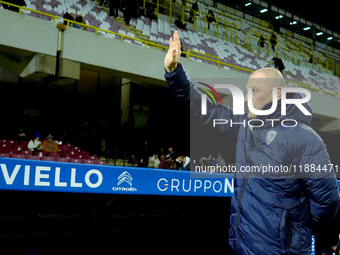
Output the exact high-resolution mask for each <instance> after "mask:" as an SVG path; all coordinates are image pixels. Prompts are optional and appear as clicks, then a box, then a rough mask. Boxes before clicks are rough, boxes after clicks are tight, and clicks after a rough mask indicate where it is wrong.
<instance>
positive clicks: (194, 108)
mask: <svg viewBox="0 0 340 255" xmlns="http://www.w3.org/2000/svg"><path fill="white" fill-rule="evenodd" d="M164 77H165V80H166V81H167V83H168V86H169V88H170V90H171V91H172V93H173V94H174V95H175V97H176V98H177V99H178V100H179V101H180V102H181V103H182V104H183V105H184V106H186V107H190V115H191V117H195V118H199V120H200V122H201V123H202V124H205V125H210V126H211V127H212V128H213V129H214V130H218V131H219V132H221V133H226V134H227V135H229V136H231V137H236V136H237V133H238V130H239V127H240V125H239V124H238V125H232V126H231V125H230V122H231V120H232V122H233V123H235V122H238V123H240V122H243V121H244V120H245V119H246V115H245V114H244V115H234V114H233V110H232V109H230V108H229V107H227V106H225V105H221V104H220V103H217V105H214V103H213V102H212V101H211V100H210V99H209V98H207V114H206V115H201V95H202V93H201V92H200V91H198V89H197V87H196V85H195V83H194V82H192V81H190V78H189V77H188V75H187V73H186V71H185V70H184V68H183V66H182V64H180V63H178V64H177V68H176V69H175V70H174V71H172V72H168V73H165V75H164ZM214 119H223V120H227V121H228V123H227V124H216V125H215V128H214V127H213V124H214V123H213V122H214Z"/></svg>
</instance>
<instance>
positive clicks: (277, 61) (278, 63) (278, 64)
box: [272, 57, 285, 73]
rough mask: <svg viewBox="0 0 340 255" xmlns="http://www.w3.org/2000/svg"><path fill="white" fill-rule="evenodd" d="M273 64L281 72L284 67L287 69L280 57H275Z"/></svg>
mask: <svg viewBox="0 0 340 255" xmlns="http://www.w3.org/2000/svg"><path fill="white" fill-rule="evenodd" d="M272 60H273V64H274V67H275V68H277V69H278V70H279V71H280V73H282V71H283V69H285V65H284V64H283V62H282V60H281V59H280V58H275V57H274V58H273V59H272Z"/></svg>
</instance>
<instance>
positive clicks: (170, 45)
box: [169, 37, 172, 48]
mask: <svg viewBox="0 0 340 255" xmlns="http://www.w3.org/2000/svg"><path fill="white" fill-rule="evenodd" d="M169 47H170V48H171V47H172V37H170V43H169Z"/></svg>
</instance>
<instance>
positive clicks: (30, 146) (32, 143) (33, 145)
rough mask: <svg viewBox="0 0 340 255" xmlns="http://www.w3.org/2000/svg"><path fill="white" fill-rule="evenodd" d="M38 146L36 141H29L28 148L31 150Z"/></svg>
mask: <svg viewBox="0 0 340 255" xmlns="http://www.w3.org/2000/svg"><path fill="white" fill-rule="evenodd" d="M36 147H37V146H35V143H34V142H33V141H32V140H31V141H29V143H28V145H27V148H28V149H29V150H33V149H34V148H36Z"/></svg>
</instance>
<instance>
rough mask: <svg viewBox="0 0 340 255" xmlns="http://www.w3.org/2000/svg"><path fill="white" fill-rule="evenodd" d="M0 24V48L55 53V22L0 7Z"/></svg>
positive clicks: (47, 53) (56, 32)
mask: <svg viewBox="0 0 340 255" xmlns="http://www.w3.org/2000/svg"><path fill="white" fill-rule="evenodd" d="M0 24H1V26H0V34H1V36H0V49H1V47H9V48H12V49H20V50H24V51H28V52H32V53H43V54H46V55H51V56H56V55H57V41H58V29H57V28H56V24H55V23H53V22H47V21H46V20H42V19H38V18H34V17H31V16H27V15H25V14H18V13H16V12H12V11H8V10H4V9H0ZM28 54H29V53H28Z"/></svg>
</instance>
